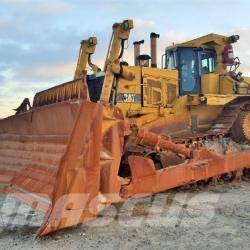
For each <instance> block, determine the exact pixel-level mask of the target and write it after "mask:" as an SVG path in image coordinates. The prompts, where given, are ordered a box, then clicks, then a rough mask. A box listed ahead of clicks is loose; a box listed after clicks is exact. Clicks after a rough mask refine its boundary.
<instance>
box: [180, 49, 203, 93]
mask: <svg viewBox="0 0 250 250" xmlns="http://www.w3.org/2000/svg"><path fill="white" fill-rule="evenodd" d="M178 69H179V79H180V95H190V94H200V92H201V80H200V74H199V64H198V51H197V50H195V49H194V48H178Z"/></svg>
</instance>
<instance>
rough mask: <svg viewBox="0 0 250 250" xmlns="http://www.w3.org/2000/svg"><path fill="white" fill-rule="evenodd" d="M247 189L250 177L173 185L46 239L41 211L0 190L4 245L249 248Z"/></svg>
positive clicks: (0, 231) (1, 240)
mask: <svg viewBox="0 0 250 250" xmlns="http://www.w3.org/2000/svg"><path fill="white" fill-rule="evenodd" d="M249 194H250V182H240V183H230V184H223V185H219V186H210V187H206V188H202V189H199V190H189V191H185V190H178V191H171V192H167V193H163V194H158V195H156V196H154V197H151V198H142V199H137V200H133V201H131V202H128V203H125V204H118V205H116V206H111V207H109V208H107V209H105V210H104V211H103V213H102V214H101V215H100V216H99V218H98V219H97V220H95V221H93V222H91V223H88V224H87V225H81V226H78V227H75V228H73V229H67V230H64V231H61V232H57V233H55V234H53V235H50V236H46V237H44V238H42V239H35V233H36V231H37V229H38V227H39V225H40V224H41V222H42V218H43V215H42V214H40V213H37V212H33V211H31V210H30V209H29V208H28V207H26V206H25V205H20V203H16V201H15V200H14V199H12V198H9V197H8V198H6V197H4V196H0V202H1V203H0V204H2V205H1V206H0V249H97V248H101V249H103V250H106V249H201V248H202V249H236V248H237V249H239V248H240V249H250V199H249V197H250V196H249ZM27 221H28V222H27ZM24 224H26V225H24Z"/></svg>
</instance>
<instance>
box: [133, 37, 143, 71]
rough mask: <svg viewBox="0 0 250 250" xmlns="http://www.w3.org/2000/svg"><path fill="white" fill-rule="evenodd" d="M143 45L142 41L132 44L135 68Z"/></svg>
mask: <svg viewBox="0 0 250 250" xmlns="http://www.w3.org/2000/svg"><path fill="white" fill-rule="evenodd" d="M143 43H144V40H141V41H135V42H134V57H135V59H134V60H135V66H139V60H138V56H139V55H140V54H141V50H140V49H141V44H143Z"/></svg>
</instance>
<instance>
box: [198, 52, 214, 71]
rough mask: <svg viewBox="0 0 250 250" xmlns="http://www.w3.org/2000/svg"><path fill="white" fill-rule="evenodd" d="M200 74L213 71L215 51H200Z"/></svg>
mask: <svg viewBox="0 0 250 250" xmlns="http://www.w3.org/2000/svg"><path fill="white" fill-rule="evenodd" d="M200 56H201V74H208V73H212V72H214V71H215V53H214V52H213V51H201V52H200Z"/></svg>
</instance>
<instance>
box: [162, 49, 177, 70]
mask: <svg viewBox="0 0 250 250" xmlns="http://www.w3.org/2000/svg"><path fill="white" fill-rule="evenodd" d="M176 64H177V63H176V52H175V51H168V53H167V54H166V64H165V69H176Z"/></svg>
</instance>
